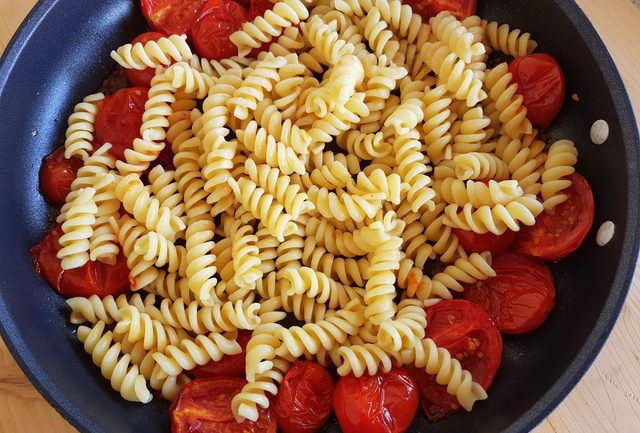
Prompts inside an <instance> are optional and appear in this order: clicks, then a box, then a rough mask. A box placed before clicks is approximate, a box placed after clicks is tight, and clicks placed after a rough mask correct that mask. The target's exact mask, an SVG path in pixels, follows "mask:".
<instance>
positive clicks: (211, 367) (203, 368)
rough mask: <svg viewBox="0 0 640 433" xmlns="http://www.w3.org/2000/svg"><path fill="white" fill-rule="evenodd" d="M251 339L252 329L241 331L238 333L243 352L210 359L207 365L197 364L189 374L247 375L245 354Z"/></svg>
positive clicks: (210, 375) (207, 375) (199, 375)
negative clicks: (218, 358) (214, 359)
mask: <svg viewBox="0 0 640 433" xmlns="http://www.w3.org/2000/svg"><path fill="white" fill-rule="evenodd" d="M250 339H251V332H250V331H240V332H239V333H238V340H237V341H238V344H239V345H240V347H242V353H238V354H237V355H224V356H223V357H222V358H221V359H220V361H209V362H208V363H206V364H205V365H196V367H195V368H194V369H192V370H189V374H190V375H191V376H193V377H197V378H201V377H217V376H228V377H244V375H245V355H246V351H245V349H246V348H247V343H248V342H249V340H250Z"/></svg>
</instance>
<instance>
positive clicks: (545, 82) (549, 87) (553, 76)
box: [509, 53, 565, 128]
mask: <svg viewBox="0 0 640 433" xmlns="http://www.w3.org/2000/svg"><path fill="white" fill-rule="evenodd" d="M509 72H511V73H512V74H513V78H512V80H511V81H512V82H514V83H518V93H519V94H520V95H522V96H523V97H524V105H525V106H526V107H527V118H528V119H529V120H530V121H531V123H532V124H533V125H534V126H537V127H539V128H547V127H548V126H549V125H551V122H553V121H554V119H555V118H556V117H557V116H558V113H559V112H560V109H561V108H562V102H563V101H564V93H565V80H564V72H562V68H561V67H560V64H559V63H558V61H557V60H556V59H554V58H553V57H551V56H550V55H548V54H543V53H537V54H530V55H528V56H523V57H518V58H517V59H515V60H514V61H513V62H511V64H510V65H509Z"/></svg>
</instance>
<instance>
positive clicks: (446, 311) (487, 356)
mask: <svg viewBox="0 0 640 433" xmlns="http://www.w3.org/2000/svg"><path fill="white" fill-rule="evenodd" d="M425 310H426V313H427V323H428V325H427V327H426V329H425V336H426V337H428V338H431V339H432V340H433V341H434V342H435V343H436V344H437V345H438V346H440V347H444V348H445V349H447V350H449V353H451V357H452V358H455V359H457V360H459V361H460V364H461V365H462V368H464V369H465V370H468V371H469V372H470V373H471V375H472V376H473V380H474V381H475V382H477V383H479V384H480V385H481V386H482V387H483V388H484V389H488V388H489V387H490V386H491V384H492V383H493V379H494V377H495V374H496V371H497V370H498V367H499V366H500V362H501V360H502V336H501V335H500V331H498V329H497V328H496V326H495V324H494V322H493V320H492V319H491V317H489V315H488V314H487V313H486V312H485V311H484V310H483V309H482V308H480V307H479V306H477V305H475V304H473V303H472V302H469V301H466V300H463V299H453V300H446V301H440V302H438V303H437V304H435V305H433V306H431V307H428V308H426V309H425ZM410 371H411V373H412V374H413V376H414V378H415V379H416V381H417V383H418V384H419V386H420V393H421V396H422V400H421V403H422V409H423V411H424V413H425V415H426V416H427V418H428V419H429V420H430V421H432V422H435V421H439V420H441V419H443V418H446V417H447V416H449V415H451V414H453V413H454V412H456V411H458V410H460V404H459V403H458V400H457V399H456V397H455V396H452V395H450V394H449V393H448V392H447V387H446V386H444V385H440V384H438V383H437V382H436V376H435V375H432V374H427V373H426V371H425V370H424V369H423V368H420V369H419V368H416V367H412V368H411V369H410Z"/></svg>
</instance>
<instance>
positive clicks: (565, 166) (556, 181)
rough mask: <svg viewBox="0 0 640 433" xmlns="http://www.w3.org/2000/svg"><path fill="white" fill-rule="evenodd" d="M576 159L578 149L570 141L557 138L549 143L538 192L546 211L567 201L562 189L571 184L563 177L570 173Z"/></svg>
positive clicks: (572, 170)
mask: <svg viewBox="0 0 640 433" xmlns="http://www.w3.org/2000/svg"><path fill="white" fill-rule="evenodd" d="M577 161H578V150H577V149H576V147H575V145H574V144H573V142H572V141H569V140H559V141H556V142H555V143H553V144H552V145H551V147H550V148H549V153H548V156H547V161H546V162H545V163H544V171H543V172H542V189H541V190H540V194H541V195H542V199H543V200H544V202H543V205H544V208H545V210H546V211H547V212H549V211H553V209H554V208H555V207H556V206H558V205H559V204H561V203H564V202H565V201H567V198H568V196H567V195H566V194H562V192H561V191H562V190H564V189H566V188H568V187H570V186H571V181H570V180H568V179H566V178H565V177H566V176H568V175H570V174H572V173H573V172H574V171H575V169H574V168H573V166H574V165H575V164H576V162H577Z"/></svg>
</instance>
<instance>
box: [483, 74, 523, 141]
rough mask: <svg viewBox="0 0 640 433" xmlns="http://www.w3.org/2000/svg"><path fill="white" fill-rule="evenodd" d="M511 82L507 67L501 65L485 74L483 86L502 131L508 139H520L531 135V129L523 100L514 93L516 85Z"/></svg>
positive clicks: (516, 88) (516, 89)
mask: <svg viewBox="0 0 640 433" xmlns="http://www.w3.org/2000/svg"><path fill="white" fill-rule="evenodd" d="M511 80H512V74H511V73H510V72H509V65H507V63H501V64H499V65H498V66H496V67H495V68H493V69H491V70H490V71H489V72H488V73H487V78H486V81H485V84H486V86H487V89H488V90H489V97H490V98H491V100H492V101H495V108H496V110H497V112H498V113H499V119H500V122H501V123H502V131H503V132H504V134H505V135H507V136H508V137H509V138H520V139H521V138H522V136H523V135H526V134H531V132H532V130H533V127H532V126H531V122H530V121H529V119H527V107H525V105H524V103H523V101H524V99H523V97H522V95H519V94H517V93H516V92H517V91H518V85H517V84H515V83H512V81H511Z"/></svg>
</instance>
